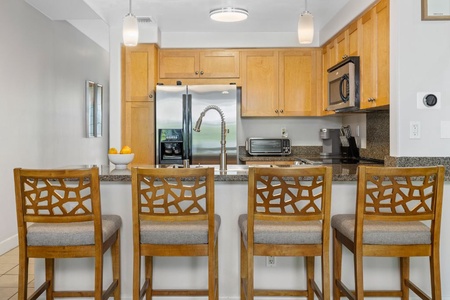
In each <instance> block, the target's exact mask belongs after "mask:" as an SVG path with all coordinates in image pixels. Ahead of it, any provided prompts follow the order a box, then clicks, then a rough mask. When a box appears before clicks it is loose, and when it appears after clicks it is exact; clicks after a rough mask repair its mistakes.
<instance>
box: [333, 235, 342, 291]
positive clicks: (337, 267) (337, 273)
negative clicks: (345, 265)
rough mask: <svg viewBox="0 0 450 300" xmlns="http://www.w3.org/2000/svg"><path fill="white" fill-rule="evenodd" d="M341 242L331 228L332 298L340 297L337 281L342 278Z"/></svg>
mask: <svg viewBox="0 0 450 300" xmlns="http://www.w3.org/2000/svg"><path fill="white" fill-rule="evenodd" d="M341 274H342V244H341V243H340V242H339V240H338V239H337V238H336V230H333V299H340V298H341V290H340V288H339V286H338V284H337V282H338V281H339V282H340V281H341V280H342V277H341Z"/></svg>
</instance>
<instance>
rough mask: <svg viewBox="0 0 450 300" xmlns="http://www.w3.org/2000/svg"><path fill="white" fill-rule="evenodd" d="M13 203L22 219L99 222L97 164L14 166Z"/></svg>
mask: <svg viewBox="0 0 450 300" xmlns="http://www.w3.org/2000/svg"><path fill="white" fill-rule="evenodd" d="M14 182H15V188H16V207H17V216H18V221H19V224H21V223H22V222H84V221H91V220H94V219H95V220H97V221H98V222H100V221H99V220H100V215H101V208H100V206H101V205H100V190H99V176H98V168H97V167H92V168H89V169H55V170H39V169H36V170H32V169H21V168H17V169H14Z"/></svg>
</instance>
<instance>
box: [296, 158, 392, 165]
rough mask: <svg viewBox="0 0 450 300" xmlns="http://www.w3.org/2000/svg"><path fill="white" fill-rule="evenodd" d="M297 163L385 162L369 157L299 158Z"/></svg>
mask: <svg viewBox="0 0 450 300" xmlns="http://www.w3.org/2000/svg"><path fill="white" fill-rule="evenodd" d="M296 161H298V162H300V163H302V164H305V165H324V164H360V163H363V164H384V160H381V159H375V158H368V157H297V158H296Z"/></svg>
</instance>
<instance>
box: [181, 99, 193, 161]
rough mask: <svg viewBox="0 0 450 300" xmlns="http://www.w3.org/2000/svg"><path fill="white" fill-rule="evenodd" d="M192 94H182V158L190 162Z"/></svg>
mask: <svg viewBox="0 0 450 300" xmlns="http://www.w3.org/2000/svg"><path fill="white" fill-rule="evenodd" d="M191 109H192V96H191V95H189V94H183V122H182V125H183V159H189V162H191V157H192V150H191V144H192V136H191V132H192V117H191Z"/></svg>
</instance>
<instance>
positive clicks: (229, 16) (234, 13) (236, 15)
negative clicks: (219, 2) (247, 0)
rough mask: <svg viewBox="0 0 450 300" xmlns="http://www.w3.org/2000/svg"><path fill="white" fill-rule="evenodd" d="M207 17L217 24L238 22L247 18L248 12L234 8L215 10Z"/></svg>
mask: <svg viewBox="0 0 450 300" xmlns="http://www.w3.org/2000/svg"><path fill="white" fill-rule="evenodd" d="M209 17H210V18H211V19H212V20H214V21H218V22H239V21H243V20H245V19H247V18H248V11H247V10H246V9H243V8H234V7H225V8H217V9H213V10H211V11H210V12H209Z"/></svg>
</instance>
